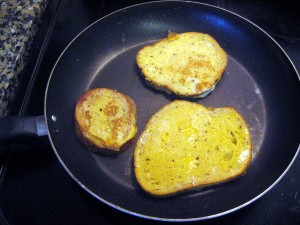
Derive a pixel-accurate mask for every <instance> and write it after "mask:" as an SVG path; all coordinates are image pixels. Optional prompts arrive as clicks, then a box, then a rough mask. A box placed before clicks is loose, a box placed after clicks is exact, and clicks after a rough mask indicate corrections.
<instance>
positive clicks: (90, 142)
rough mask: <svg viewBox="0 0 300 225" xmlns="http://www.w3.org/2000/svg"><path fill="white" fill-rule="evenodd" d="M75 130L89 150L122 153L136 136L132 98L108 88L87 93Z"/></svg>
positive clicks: (77, 112)
mask: <svg viewBox="0 0 300 225" xmlns="http://www.w3.org/2000/svg"><path fill="white" fill-rule="evenodd" d="M75 128H76V134H77V136H78V138H79V139H80V141H81V142H82V143H83V144H84V145H85V146H86V147H87V148H88V149H89V150H91V151H93V152H97V153H103V154H114V153H117V152H120V151H121V150H122V149H124V148H125V147H126V146H127V144H128V143H130V140H132V139H133V138H134V136H135V134H136V132H137V127H136V106H135V103H134V101H133V100H132V99H131V98H130V97H129V96H127V95H125V94H122V93H119V92H117V91H115V90H111V89H108V88H96V89H91V90H88V91H87V92H85V93H84V94H83V95H81V97H80V98H79V99H78V101H77V103H76V107H75Z"/></svg>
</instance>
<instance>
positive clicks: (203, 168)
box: [134, 100, 252, 197]
mask: <svg viewBox="0 0 300 225" xmlns="http://www.w3.org/2000/svg"><path fill="white" fill-rule="evenodd" d="M251 158H252V142H251V136H250V131H249V129H248V126H247V124H246V123H245V121H244V119H243V118H242V116H241V115H240V114H239V113H238V112H237V111H236V110H235V109H233V108H231V107H224V108H206V107H205V106H203V105H200V104H198V103H194V102H189V101H184V100H175V101H173V102H172V103H170V104H168V105H166V106H164V107H163V108H162V109H161V110H159V111H158V112H157V113H155V114H154V115H153V116H152V117H151V118H150V120H149V122H148V123H147V125H146V128H145V130H144V131H143V132H142V134H141V135H140V137H139V139H138V141H137V144H136V147H135V150H134V171H135V176H136V179H137V181H138V183H139V184H140V186H141V187H142V188H143V189H144V190H145V191H146V192H147V193H149V194H150V195H153V196H158V197H163V196H168V195H173V194H175V193H178V192H181V191H184V190H190V189H192V188H196V187H203V186H208V185H213V184H219V183H223V182H225V181H229V180H232V179H234V178H237V177H239V176H241V175H243V174H244V173H245V171H246V169H247V168H248V166H249V164H250V162H251Z"/></svg>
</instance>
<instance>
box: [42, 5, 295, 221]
mask: <svg viewBox="0 0 300 225" xmlns="http://www.w3.org/2000/svg"><path fill="white" fill-rule="evenodd" d="M168 31H172V32H175V33H180V32H186V31H197V32H203V33H208V34H210V35H212V36H213V37H214V38H215V39H216V40H217V41H218V42H219V43H220V45H221V46H222V47H223V49H224V50H225V51H226V52H227V54H228V60H229V61H228V66H227V68H226V70H225V72H224V75H223V77H222V79H221V81H220V82H219V84H218V85H217V87H216V89H215V90H214V91H213V92H212V93H211V94H210V95H209V96H207V97H206V98H204V99H187V100H191V101H194V102H198V103H200V104H203V105H205V106H207V107H223V106H231V107H234V108H236V109H237V111H238V112H239V113H240V114H241V115H242V116H243V117H244V119H245V120H246V122H247V124H248V125H249V127H250V131H251V135H252V142H253V146H254V150H253V151H254V153H253V156H254V157H253V160H252V163H251V165H250V167H249V169H248V170H247V173H246V174H245V175H244V176H242V177H240V178H238V179H236V180H233V181H231V182H227V183H224V184H219V185H215V186H211V187H206V188H202V189H194V190H191V191H188V192H184V193H181V194H178V195H175V196H171V197H167V198H155V197H151V196H149V195H148V194H146V193H145V192H144V191H143V190H142V189H141V188H140V186H139V185H138V183H137V182H136V180H135V176H134V172H133V150H134V144H133V146H132V147H131V148H130V149H128V150H127V151H124V152H122V153H121V154H119V155H117V156H113V157H111V156H110V157H108V156H102V155H97V154H94V153H91V152H89V151H88V150H87V149H86V148H85V147H83V146H82V145H81V144H80V142H79V140H78V139H77V137H76V134H75V129H74V121H73V114H74V107H75V103H76V101H77V99H78V98H79V96H80V95H81V94H82V93H84V92H85V91H86V90H88V89H91V88H96V87H106V88H112V89H116V90H117V91H119V92H122V93H124V94H127V95H129V96H130V97H131V98H132V99H133V100H134V101H135V103H136V106H137V126H138V133H137V137H138V136H139V135H140V133H141V132H142V130H143V129H144V127H145V125H146V123H147V121H148V119H149V118H150V117H151V115H152V114H153V113H155V112H156V111H157V110H159V109H160V108H161V107H163V106H164V105H166V104H168V103H169V102H171V101H173V100H175V99H177V97H176V96H174V95H168V94H165V93H163V92H160V91H156V90H154V89H153V88H151V87H149V86H148V85H147V84H146V83H145V81H144V80H143V78H142V77H141V76H140V72H139V69H138V67H137V65H136V62H135V57H136V54H137V52H138V51H139V50H140V49H141V48H142V47H143V46H145V45H148V44H151V43H153V42H155V41H158V40H160V39H162V38H165V37H166V35H167V33H168ZM299 115H300V83H299V75H298V74H297V71H296V69H295V67H294V66H293V64H292V62H291V61H290V59H289V58H288V56H287V55H286V54H285V52H284V51H283V50H282V49H281V47H280V46H279V45H278V44H277V43H276V42H275V41H274V40H273V39H272V38H271V37H270V36H269V35H268V34H266V33H265V32H264V31H263V30H262V29H260V28H259V27H257V26H256V25H255V24H253V23H251V22H250V21H248V20H246V19H244V18H242V17H240V16H238V15H236V14H234V13H231V12H229V11H226V10H223V9H221V8H218V7H214V6H210V5H206V4H200V3H193V2H182V1H161V2H152V3H146V4H140V5H136V6H132V7H128V8H125V9H122V10H119V11H117V12H115V13H112V14H110V15H108V16H106V17H104V18H102V19H100V20H99V21H97V22H95V23H94V24H92V25H91V26H89V27H88V28H86V29H85V30H84V31H82V32H81V33H80V34H79V35H78V36H77V37H76V38H75V39H74V40H73V41H72V42H71V43H70V44H69V45H68V46H67V48H66V49H65V50H64V52H63V53H62V55H61V56H60V58H59V59H58V61H57V63H56V65H55V67H54V69H53V71H52V74H51V77H50V79H49V83H48V86H47V90H46V94H45V121H46V125H47V129H48V136H49V139H50V142H51V145H52V147H53V149H54V151H55V154H56V155H57V157H58V159H59V161H60V162H61V164H62V165H63V167H64V168H65V169H66V171H67V172H68V173H69V174H70V176H71V177H72V178H73V179H74V180H75V181H76V182H77V183H78V184H79V185H80V186H81V187H82V188H83V189H85V190H86V191H87V192H89V193H90V194H91V195H93V196H94V197H95V198H97V199H99V200H100V201H102V202H104V203H106V204H108V205H110V206H111V207H113V208H116V209H118V210H120V211H123V212H125V213H129V214H132V215H136V216H139V217H143V218H148V219H154V220H166V221H194V220H204V219H209V218H213V217H217V216H221V215H225V214H227V213H230V212H233V211H235V210H238V209H240V208H242V207H245V206H247V205H248V204H250V203H252V202H254V201H255V200H257V199H258V198H260V197H261V196H263V195H264V194H265V193H266V192H267V191H268V190H270V189H271V188H272V187H273V186H274V185H275V184H276V183H277V182H279V180H280V179H281V178H282V176H283V175H284V174H285V173H286V171H287V170H288V169H289V167H290V166H291V164H292V163H293V161H294V159H295V158H296V155H297V154H298V152H299V141H300V117H299Z"/></svg>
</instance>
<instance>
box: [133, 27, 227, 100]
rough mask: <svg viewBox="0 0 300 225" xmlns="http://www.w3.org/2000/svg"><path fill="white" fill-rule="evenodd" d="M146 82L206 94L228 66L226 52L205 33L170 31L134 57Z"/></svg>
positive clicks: (188, 93) (169, 90) (174, 90)
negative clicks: (175, 32)
mask: <svg viewBox="0 0 300 225" xmlns="http://www.w3.org/2000/svg"><path fill="white" fill-rule="evenodd" d="M136 61H137V65H138V67H139V68H140V70H141V74H142V75H143V76H144V78H145V79H146V82H147V83H148V84H149V85H150V86H152V87H154V88H156V89H158V90H162V91H167V93H175V94H176V95H179V96H184V97H200V98H203V97H206V96H207V95H208V94H209V93H210V92H211V91H212V90H213V89H214V88H215V86H216V84H217V82H218V81H219V80H220V79H221V76H222V74H223V72H224V70H225V68H226V65H227V55H226V53H225V51H224V50H223V49H222V48H221V47H220V45H219V44H218V42H217V41H216V40H215V39H214V38H213V37H211V36H210V35H208V34H203V33H199V32H186V33H181V34H174V33H169V35H168V37H167V38H165V39H163V40H161V41H159V42H156V43H155V44H153V45H148V46H145V47H144V48H142V49H141V50H140V51H139V52H138V54H137V57H136Z"/></svg>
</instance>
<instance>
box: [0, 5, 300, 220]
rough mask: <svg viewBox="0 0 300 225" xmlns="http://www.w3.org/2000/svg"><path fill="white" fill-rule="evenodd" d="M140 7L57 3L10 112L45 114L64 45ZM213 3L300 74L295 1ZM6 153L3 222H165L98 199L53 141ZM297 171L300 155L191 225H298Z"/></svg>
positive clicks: (17, 146)
mask: <svg viewBox="0 0 300 225" xmlns="http://www.w3.org/2000/svg"><path fill="white" fill-rule="evenodd" d="M140 2H143V1H134V0H131V1H122V2H120V1H117V0H111V1H92V0H85V1H83V0H76V1H59V0H52V1H51V2H50V5H49V8H48V10H47V12H46V14H45V18H44V22H43V24H42V26H41V29H40V32H39V34H38V36H37V38H36V42H35V45H34V48H33V52H32V56H31V59H30V61H29V63H28V66H27V68H26V74H25V75H24V76H25V77H24V79H23V81H22V86H21V88H20V91H19V93H18V96H19V98H18V99H17V101H16V104H15V107H14V108H13V110H12V113H13V114H22V115H42V114H43V101H44V92H45V87H46V83H47V80H48V77H49V75H50V72H51V70H52V67H53V65H54V63H55V62H56V60H57V58H58V56H59V55H60V53H61V52H62V50H63V49H64V48H65V46H66V45H67V44H68V43H69V42H70V41H71V40H72V39H73V38H74V37H75V36H76V34H78V33H79V32H80V31H81V30H82V29H84V28H85V27H86V26H87V25H89V24H90V23H92V22H93V21H95V20H97V19H98V18H100V17H101V16H103V15H105V14H108V13H110V12H112V11H115V10H117V9H119V8H123V7H125V6H128V5H131V4H134V3H140ZM202 2H203V1H202ZM209 3H210V4H213V5H216V6H220V7H223V8H226V9H228V10H231V11H233V12H236V13H238V14H240V15H242V16H244V17H246V18H248V19H250V20H251V21H253V22H254V23H256V24H258V25H259V26H261V27H262V28H264V29H265V30H266V31H267V32H269V33H270V34H271V35H272V36H273V37H274V38H275V40H276V41H277V42H278V43H279V44H280V45H281V46H282V48H283V49H284V50H285V51H286V52H287V54H288V55H289V57H290V58H291V60H292V61H293V63H294V65H295V66H296V68H297V70H298V71H299V69H300V57H299V54H300V35H299V28H300V26H297V25H298V24H299V18H300V17H299V16H298V15H296V14H295V10H292V9H293V8H292V6H293V5H292V4H288V5H287V4H286V3H282V2H280V1H275V2H274V1H273V3H271V1H256V2H255V3H253V2H252V1H245V0H244V1H209ZM266 15H268V16H266ZM282 20H284V21H282ZM275 24H276V26H275ZM295 26H296V27H295ZM21 96H22V97H21ZM23 96H25V97H23ZM0 156H1V157H0V158H1V159H2V160H1V162H2V163H3V166H2V170H1V190H0V204H1V214H0V216H1V220H0V222H1V223H2V224H163V222H158V221H151V220H145V219H141V218H137V217H134V216H131V215H127V214H124V213H122V212H119V211H117V210H115V209H113V208H111V207H109V206H107V205H105V204H103V203H101V202H99V201H98V200H96V199H94V198H93V197H92V196H90V195H89V194H88V193H86V192H85V191H84V190H83V189H82V188H81V187H79V185H77V184H76V183H75V182H74V181H73V179H72V178H71V177H70V176H69V175H68V174H67V173H66V172H65V170H64V169H63V167H62V166H61V164H60V163H59V161H58V160H57V158H56V156H55V154H54V152H53V150H52V148H51V146H50V144H49V142H48V140H47V138H45V139H41V140H39V141H37V142H35V143H34V144H31V145H28V144H26V145H24V144H15V145H12V146H9V147H8V150H7V151H6V154H3V153H2V154H1V155H0ZM299 171H300V156H299V155H298V157H297V158H296V160H295V162H294V164H293V165H292V167H291V168H290V170H289V171H288V172H287V174H286V175H285V176H284V177H283V179H282V180H281V181H280V182H279V183H278V184H277V185H276V186H275V187H274V188H272V189H271V190H270V191H269V192H268V193H267V194H266V195H264V196H263V197H262V198H260V199H259V200H257V201H255V202H254V203H252V204H251V205H249V206H247V207H244V208H243V209H241V210H239V211H237V212H234V213H231V214H229V215H226V216H223V217H220V218H216V219H212V220H207V221H199V222H192V223H196V224H285V225H288V224H300V172H299Z"/></svg>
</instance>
